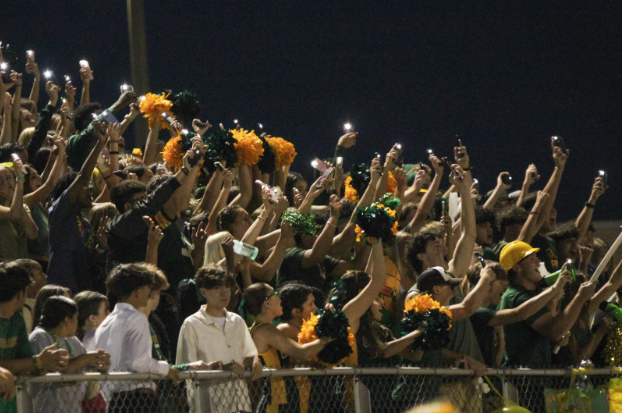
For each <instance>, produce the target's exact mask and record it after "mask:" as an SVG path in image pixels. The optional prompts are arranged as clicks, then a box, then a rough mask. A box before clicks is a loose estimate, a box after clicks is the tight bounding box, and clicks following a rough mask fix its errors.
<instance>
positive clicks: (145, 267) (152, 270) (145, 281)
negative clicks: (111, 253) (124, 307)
mask: <svg viewBox="0 0 623 413" xmlns="http://www.w3.org/2000/svg"><path fill="white" fill-rule="evenodd" d="M158 272H162V271H161V270H160V269H158V267H156V266H155V265H151V264H147V263H134V264H119V265H117V266H116V267H115V268H113V269H112V270H111V271H110V274H108V279H107V280H106V287H107V288H108V292H109V293H110V294H112V295H113V297H114V298H116V299H117V300H123V299H126V298H128V297H129V296H130V295H131V294H132V293H133V292H134V291H136V290H137V289H139V288H141V287H144V286H146V285H148V286H149V287H150V288H151V287H153V285H154V283H155V279H156V273H158ZM162 276H163V277H164V274H163V275H162ZM165 279H166V277H165Z"/></svg>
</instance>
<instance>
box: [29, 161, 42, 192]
mask: <svg viewBox="0 0 623 413" xmlns="http://www.w3.org/2000/svg"><path fill="white" fill-rule="evenodd" d="M42 184H43V180H42V179H41V175H39V174H38V173H37V171H36V170H35V168H30V167H28V186H29V187H30V189H31V190H32V191H35V190H36V189H38V188H40V187H41V185H42Z"/></svg>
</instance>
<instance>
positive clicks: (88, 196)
mask: <svg viewBox="0 0 623 413" xmlns="http://www.w3.org/2000/svg"><path fill="white" fill-rule="evenodd" d="M94 194H95V189H94V188H93V185H91V184H90V183H89V184H88V185H84V186H83V187H82V191H80V195H78V198H77V199H76V204H77V205H78V207H79V208H80V209H89V208H91V207H92V206H93V195H94Z"/></svg>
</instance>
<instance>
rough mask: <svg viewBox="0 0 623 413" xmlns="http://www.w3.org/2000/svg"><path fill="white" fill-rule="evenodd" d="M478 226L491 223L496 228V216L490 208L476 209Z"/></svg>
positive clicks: (478, 207)
mask: <svg viewBox="0 0 623 413" xmlns="http://www.w3.org/2000/svg"><path fill="white" fill-rule="evenodd" d="M475 212H476V225H480V224H485V223H487V222H489V223H490V224H491V226H492V227H494V226H495V214H494V213H493V211H492V210H490V209H488V208H483V207H481V206H477V207H476V211H475Z"/></svg>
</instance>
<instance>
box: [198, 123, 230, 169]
mask: <svg viewBox="0 0 623 413" xmlns="http://www.w3.org/2000/svg"><path fill="white" fill-rule="evenodd" d="M202 138H203V143H205V144H206V145H208V150H207V152H206V154H205V157H204V159H205V164H204V168H207V169H208V171H209V172H210V173H212V172H214V171H215V170H216V167H215V166H214V162H220V161H225V162H227V167H228V168H231V167H234V166H235V165H237V164H238V151H237V150H236V147H235V145H236V140H235V139H234V135H233V134H232V133H231V132H230V131H228V130H224V129H221V128H210V129H208V131H207V132H206V133H205V135H204V136H202Z"/></svg>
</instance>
